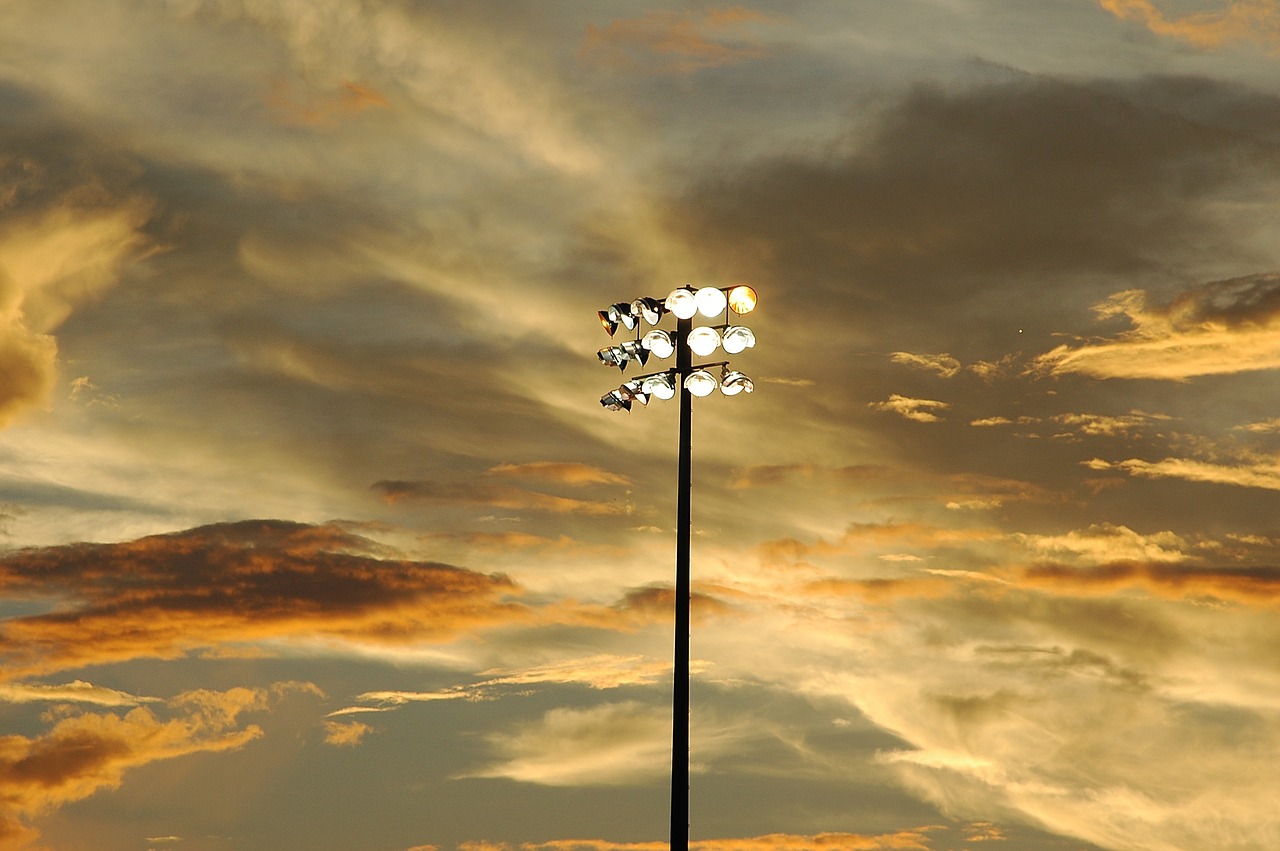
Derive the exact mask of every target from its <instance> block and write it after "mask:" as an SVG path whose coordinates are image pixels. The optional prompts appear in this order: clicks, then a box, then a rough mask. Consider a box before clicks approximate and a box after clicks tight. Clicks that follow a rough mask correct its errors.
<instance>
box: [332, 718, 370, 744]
mask: <svg viewBox="0 0 1280 851" xmlns="http://www.w3.org/2000/svg"><path fill="white" fill-rule="evenodd" d="M372 732H373V728H372V727H370V726H369V725H368V724H364V723H361V722H360V721H325V722H324V742H325V744H326V745H334V746H335V747H355V746H356V745H358V744H360V742H361V741H362V740H363V739H364V737H365V736H367V735H369V734H370V733H372Z"/></svg>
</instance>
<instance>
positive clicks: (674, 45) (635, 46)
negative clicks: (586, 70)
mask: <svg viewBox="0 0 1280 851" xmlns="http://www.w3.org/2000/svg"><path fill="white" fill-rule="evenodd" d="M778 20H779V19H778V18H777V17H775V16H773V15H769V14H766V13H764V12H760V11H757V10H754V9H745V8H742V7H737V6H734V7H728V8H720V9H707V10H705V11H701V12H695V11H654V12H650V13H648V14H647V15H644V16H643V17H639V18H619V19H617V20H614V21H611V22H609V23H608V24H606V25H604V26H596V25H594V24H588V25H587V31H586V34H585V35H584V36H583V39H582V45H581V47H580V48H579V50H578V55H579V56H580V57H581V58H582V59H583V60H584V61H586V62H590V63H591V64H593V65H599V66H603V67H606V68H612V69H617V70H624V71H644V72H648V73H657V74H688V73H691V72H693V71H697V70H699V69H701V68H715V67H718V66H723V65H733V64H737V63H739V62H745V61H747V60H750V59H759V58H761V57H762V56H765V55H766V50H765V48H764V46H763V45H762V44H761V43H760V42H759V41H758V39H757V38H755V37H754V34H753V28H754V27H758V26H760V25H762V24H774V23H777V22H778Z"/></svg>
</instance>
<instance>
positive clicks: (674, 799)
mask: <svg viewBox="0 0 1280 851" xmlns="http://www.w3.org/2000/svg"><path fill="white" fill-rule="evenodd" d="M692 328H693V320H692V319H681V320H679V322H678V323H677V326H676V337H677V340H676V372H677V374H678V375H679V377H680V461H679V474H678V482H677V485H676V626H675V631H676V640H675V674H674V676H673V688H672V700H671V851H688V849H689V595H690V587H689V533H690V530H691V528H692V518H691V513H690V500H691V497H692V490H693V475H692V473H693V462H692V453H691V451H690V450H691V443H690V432H691V431H692V428H691V426H692V424H693V394H691V393H690V392H689V388H688V386H687V385H686V380H687V379H688V377H689V373H691V372H692V371H693V353H692V352H691V351H690V350H689V346H688V345H687V344H686V342H685V341H686V340H687V339H688V337H689V331H690V330H692Z"/></svg>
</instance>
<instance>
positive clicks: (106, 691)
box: [0, 680, 162, 706]
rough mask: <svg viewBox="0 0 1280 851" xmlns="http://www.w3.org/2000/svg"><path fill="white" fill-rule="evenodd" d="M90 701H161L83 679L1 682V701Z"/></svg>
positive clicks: (110, 703)
mask: <svg viewBox="0 0 1280 851" xmlns="http://www.w3.org/2000/svg"><path fill="white" fill-rule="evenodd" d="M37 702H51V703H89V704H93V705H97V706H141V705H142V704H144V703H160V702H162V701H161V699H160V698H158V697H143V696H139V695H136V694H129V693H128V692H124V691H118V690H116V689H113V688H105V687H103V686H95V685H94V684H93V683H87V682H85V681H84V680H72V681H71V682H69V683H62V684H45V683H0V703H37Z"/></svg>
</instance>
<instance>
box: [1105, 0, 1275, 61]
mask: <svg viewBox="0 0 1280 851" xmlns="http://www.w3.org/2000/svg"><path fill="white" fill-rule="evenodd" d="M1098 5H1099V6H1101V7H1102V8H1103V9H1106V10H1107V11H1108V12H1110V13H1111V14H1113V15H1115V16H1116V17H1117V18H1120V19H1122V20H1130V21H1138V22H1140V23H1141V24H1143V25H1144V26H1146V28H1147V29H1149V30H1151V31H1152V32H1153V33H1155V34H1157V35H1165V36H1170V37H1172V38H1177V39H1181V40H1182V41H1185V42H1187V43H1188V44H1192V45H1195V46H1196V47H1203V48H1213V47H1221V46H1222V45H1224V44H1227V43H1228V42H1233V41H1249V42H1255V43H1258V44H1267V45H1271V46H1272V47H1273V49H1274V48H1276V47H1280V4H1277V3H1276V2H1275V0H1231V2H1229V3H1228V4H1227V7H1226V8H1225V9H1222V10H1220V11H1213V12H1195V13H1192V14H1189V15H1183V16H1181V17H1176V18H1170V17H1168V16H1167V15H1165V13H1164V12H1163V11H1161V10H1160V8H1159V7H1157V6H1156V4H1155V3H1153V2H1152V0H1098Z"/></svg>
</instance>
